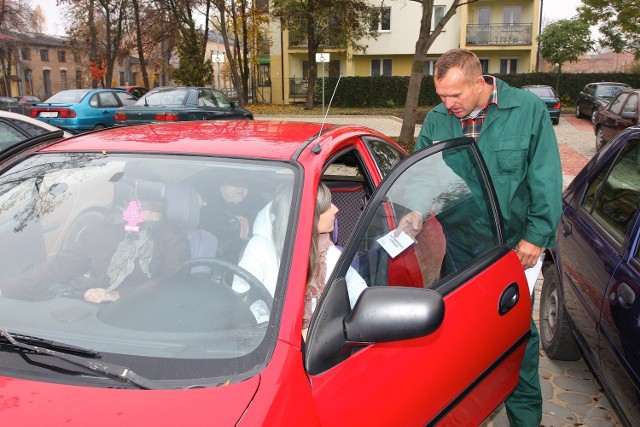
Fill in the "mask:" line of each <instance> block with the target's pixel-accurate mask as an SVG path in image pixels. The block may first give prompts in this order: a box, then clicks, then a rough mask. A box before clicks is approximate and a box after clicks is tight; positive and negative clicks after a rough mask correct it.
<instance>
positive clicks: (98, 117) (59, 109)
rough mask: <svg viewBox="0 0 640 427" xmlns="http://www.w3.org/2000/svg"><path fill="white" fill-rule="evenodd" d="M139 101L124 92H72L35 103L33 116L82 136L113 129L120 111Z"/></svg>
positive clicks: (95, 90) (77, 90)
mask: <svg viewBox="0 0 640 427" xmlns="http://www.w3.org/2000/svg"><path fill="white" fill-rule="evenodd" d="M135 102H136V98H135V97H134V96H133V95H131V94H130V93H127V92H125V91H123V90H120V89H69V90H62V91H60V92H58V93H56V94H55V95H53V96H52V97H50V98H49V99H47V100H46V101H44V102H42V103H38V104H34V105H33V106H32V107H31V111H30V113H29V115H30V116H31V117H33V118H36V119H38V120H42V121H43V122H45V123H49V124H50V125H53V126H57V127H59V128H61V129H65V130H68V131H69V132H71V133H81V132H86V131H90V130H95V129H102V128H106V127H110V126H113V125H114V123H115V119H114V115H115V113H116V110H117V109H118V108H120V107H123V106H125V105H131V104H135Z"/></svg>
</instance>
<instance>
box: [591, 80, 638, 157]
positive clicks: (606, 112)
mask: <svg viewBox="0 0 640 427" xmlns="http://www.w3.org/2000/svg"><path fill="white" fill-rule="evenodd" d="M639 103H640V89H631V90H626V91H623V92H620V93H618V95H616V97H615V98H613V99H612V100H611V101H610V102H609V103H608V104H607V105H605V106H604V107H601V108H599V109H598V111H596V113H595V115H594V116H593V131H594V132H595V134H596V150H600V149H601V148H602V147H603V146H604V144H606V143H607V142H609V141H611V140H612V139H613V138H615V137H616V135H618V134H619V133H620V131H622V130H623V129H626V128H628V127H630V126H634V125H637V124H638V123H640V122H639V119H640V108H639V105H638V104H639Z"/></svg>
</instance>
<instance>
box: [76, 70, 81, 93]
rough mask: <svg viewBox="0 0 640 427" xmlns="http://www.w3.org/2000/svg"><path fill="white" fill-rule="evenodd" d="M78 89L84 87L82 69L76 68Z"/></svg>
mask: <svg viewBox="0 0 640 427" xmlns="http://www.w3.org/2000/svg"><path fill="white" fill-rule="evenodd" d="M76 89H82V71H80V70H76Z"/></svg>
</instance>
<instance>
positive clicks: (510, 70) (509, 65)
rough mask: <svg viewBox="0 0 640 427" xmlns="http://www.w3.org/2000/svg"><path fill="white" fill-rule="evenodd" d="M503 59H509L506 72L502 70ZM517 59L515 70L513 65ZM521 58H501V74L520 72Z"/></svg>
mask: <svg viewBox="0 0 640 427" xmlns="http://www.w3.org/2000/svg"><path fill="white" fill-rule="evenodd" d="M503 61H507V67H506V72H504V73H503V72H502V64H503ZM513 61H515V70H512V69H511V67H512V65H514V64H513ZM519 62H520V60H519V59H518V58H500V74H517V73H518V65H519Z"/></svg>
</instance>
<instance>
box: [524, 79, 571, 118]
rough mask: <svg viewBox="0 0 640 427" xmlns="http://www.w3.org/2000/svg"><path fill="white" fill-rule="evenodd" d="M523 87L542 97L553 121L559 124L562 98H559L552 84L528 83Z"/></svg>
mask: <svg viewBox="0 0 640 427" xmlns="http://www.w3.org/2000/svg"><path fill="white" fill-rule="evenodd" d="M522 89H524V90H528V91H529V92H533V93H535V94H536V95H538V96H539V97H540V99H542V100H543V101H544V103H545V104H546V105H547V110H549V117H551V123H553V124H554V125H557V124H558V123H560V110H561V108H562V105H561V104H560V100H559V99H558V95H556V91H555V90H553V88H552V87H551V86H548V85H526V86H522Z"/></svg>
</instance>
